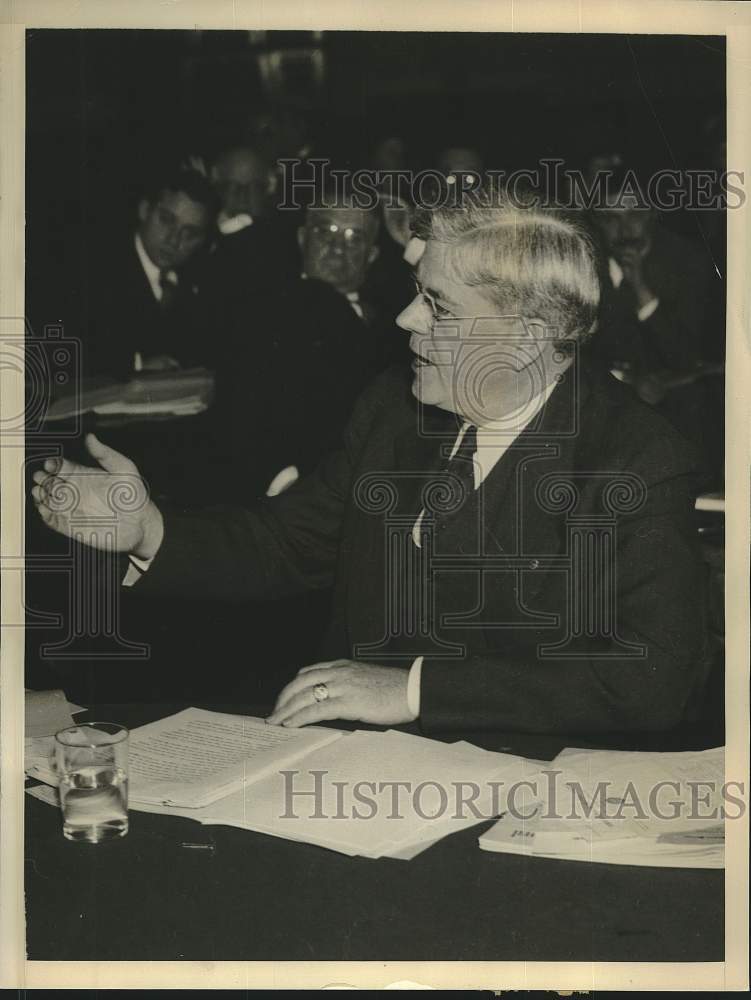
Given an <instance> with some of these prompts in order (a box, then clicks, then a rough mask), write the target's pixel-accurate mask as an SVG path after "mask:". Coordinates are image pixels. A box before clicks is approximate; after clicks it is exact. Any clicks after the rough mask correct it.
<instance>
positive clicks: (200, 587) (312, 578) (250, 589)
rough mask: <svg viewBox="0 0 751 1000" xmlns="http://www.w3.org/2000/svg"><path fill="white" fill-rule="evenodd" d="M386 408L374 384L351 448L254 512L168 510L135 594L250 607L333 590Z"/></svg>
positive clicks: (351, 431) (348, 443)
mask: <svg viewBox="0 0 751 1000" xmlns="http://www.w3.org/2000/svg"><path fill="white" fill-rule="evenodd" d="M380 408H381V398H380V393H379V386H378V384H377V383H374V385H373V386H371V387H370V388H369V390H368V391H366V393H364V394H363V396H362V397H361V398H360V400H359V401H358V404H357V406H356V407H355V411H354V413H353V416H352V419H351V421H350V423H349V424H348V426H347V428H346V431H345V434H344V441H343V447H341V448H340V449H339V450H338V451H336V452H334V453H332V454H331V455H329V456H328V457H327V458H326V459H324V460H323V461H322V462H321V463H320V464H319V465H318V467H317V468H316V469H315V471H314V472H312V473H311V474H310V475H309V476H307V477H305V478H304V479H302V480H300V481H299V482H298V483H296V484H295V485H294V486H292V487H290V488H289V489H288V490H287V491H286V492H284V493H282V494H281V495H280V496H278V497H274V498H272V499H267V500H263V501H261V502H260V503H258V504H256V505H255V506H254V507H252V508H250V509H244V508H239V507H238V508H213V509H211V510H206V511H199V512H196V513H189V512H176V511H165V512H164V522H165V531H164V540H163V542H162V546H161V548H160V549H159V552H158V553H157V556H156V558H155V559H154V562H153V563H152V564H151V566H150V568H149V570H148V571H147V572H146V573H145V574H144V575H143V577H142V578H141V580H139V582H138V583H137V584H136V588H135V589H134V593H137V594H139V595H144V596H146V595H152V594H153V595H160V596H168V597H185V598H198V599H206V598H212V599H217V600H225V601H246V600H253V599H258V598H271V597H281V596H286V595H289V594H294V593H299V592H300V591H303V590H314V589H319V588H324V587H327V586H330V585H331V583H332V582H333V579H334V572H335V566H336V560H337V555H338V549H339V536H340V531H341V524H342V518H343V514H344V508H345V505H346V503H347V501H348V499H349V496H350V493H351V479H352V473H353V468H354V467H355V465H356V463H357V459H358V456H359V453H360V450H361V448H362V446H363V443H364V441H365V439H366V438H367V435H368V433H369V430H370V427H371V425H372V423H373V420H374V417H375V415H376V413H377V412H378V411H379V409H380ZM246 460H247V461H251V462H252V461H253V457H252V455H250V456H248V457H247V459H246Z"/></svg>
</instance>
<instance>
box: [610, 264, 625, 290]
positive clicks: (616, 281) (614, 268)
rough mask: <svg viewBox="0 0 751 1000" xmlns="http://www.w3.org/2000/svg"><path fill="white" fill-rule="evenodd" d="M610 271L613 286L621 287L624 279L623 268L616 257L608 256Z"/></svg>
mask: <svg viewBox="0 0 751 1000" xmlns="http://www.w3.org/2000/svg"><path fill="white" fill-rule="evenodd" d="M608 271H609V272H610V280H611V281H612V282H613V288H620V287H621V282H622V281H623V268H622V267H621V265H620V264H619V263H618V261H617V260H616V259H615V257H608Z"/></svg>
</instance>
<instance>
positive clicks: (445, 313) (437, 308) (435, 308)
mask: <svg viewBox="0 0 751 1000" xmlns="http://www.w3.org/2000/svg"><path fill="white" fill-rule="evenodd" d="M412 280H413V281H414V284H415V291H416V292H417V294H418V295H419V296H420V298H421V299H422V301H423V302H424V303H425V305H426V306H427V307H428V309H429V310H430V315H431V318H432V320H433V323H438V322H440V321H441V320H447V319H471V317H470V316H455V315H454V314H453V313H452V312H451V310H450V309H445V308H444V307H443V306H441V305H439V304H438V303H437V302H436V300H435V299H434V298H433V296H432V295H431V294H430V292H428V291H426V290H425V289H424V288H423V287H422V285H421V284H420V282H419V281H418V280H417V278H415V277H413V278H412Z"/></svg>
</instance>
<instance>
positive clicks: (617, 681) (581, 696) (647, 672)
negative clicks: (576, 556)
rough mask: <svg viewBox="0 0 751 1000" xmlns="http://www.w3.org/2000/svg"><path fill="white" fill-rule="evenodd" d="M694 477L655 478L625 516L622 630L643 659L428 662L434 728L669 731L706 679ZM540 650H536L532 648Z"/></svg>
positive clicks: (619, 593) (619, 595)
mask: <svg viewBox="0 0 751 1000" xmlns="http://www.w3.org/2000/svg"><path fill="white" fill-rule="evenodd" d="M692 481H693V480H692V477H691V476H690V475H688V474H677V475H672V476H671V477H670V478H668V479H664V480H661V481H656V482H653V483H652V484H651V485H648V493H647V502H646V505H645V506H644V507H643V508H642V509H641V510H640V511H639V512H638V514H634V515H630V516H629V517H628V518H625V517H623V518H621V519H620V520H619V521H618V535H617V560H616V574H615V581H614V582H613V581H610V584H609V585H610V586H614V587H615V595H616V601H617V604H616V609H617V610H616V620H617V628H618V634H619V636H620V638H621V639H623V640H626V641H627V642H631V643H637V644H641V645H643V646H644V647H645V649H646V652H645V656H644V657H643V658H642V659H629V658H624V657H623V656H622V655H621V656H619V655H618V652H617V650H615V649H614V648H612V647H611V650H610V651H611V653H612V658H610V657H608V656H603V655H598V656H595V655H594V654H593V655H592V658H590V657H588V656H583V657H581V658H577V659H570V660H569V659H552V660H548V659H541V658H540V657H537V658H536V659H531V660H530V659H527V660H525V661H521V660H519V659H517V658H514V657H513V656H509V657H505V656H503V655H502V654H491V655H470V656H469V657H468V658H467V659H466V660H464V661H440V660H432V661H431V660H428V659H426V660H425V661H424V663H423V668H422V678H421V705H420V719H421V723H422V726H423V728H424V729H425V730H426V731H427V732H433V731H445V730H451V729H459V728H464V729H472V728H475V729H478V730H481V729H494V730H498V731H505V732H514V731H518V732H548V733H573V732H592V733H594V732H627V731H632V732H633V731H642V732H645V731H660V730H665V729H669V728H672V727H673V726H674V725H676V724H677V723H678V722H679V721H680V719H681V717H682V713H683V710H684V707H685V705H686V703H687V701H688V699H689V697H690V695H691V693H692V690H693V689H694V687H695V686H696V684H697V683H698V681H699V680H700V679H701V677H700V675H701V673H702V670H703V669H704V666H705V663H706V659H705V657H704V656H703V652H704V649H703V643H704V637H705V627H704V620H703V616H704V605H705V602H704V598H703V588H704V575H703V573H702V567H701V562H700V560H699V558H698V555H697V551H696V541H695V537H694V529H693V525H692V506H693V502H692V496H691V492H690V487H691V483H692ZM533 656H534V654H533Z"/></svg>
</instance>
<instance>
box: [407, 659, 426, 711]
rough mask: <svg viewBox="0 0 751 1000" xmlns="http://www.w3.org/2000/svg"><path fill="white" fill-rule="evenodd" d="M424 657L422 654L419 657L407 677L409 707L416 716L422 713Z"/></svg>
mask: <svg viewBox="0 0 751 1000" xmlns="http://www.w3.org/2000/svg"><path fill="white" fill-rule="evenodd" d="M423 659H424V657H422V656H418V657H417V659H416V660H415V662H414V663H413V664H412V666H411V667H410V668H409V677H408V678H407V708H409V711H410V713H411V714H412V715H414V717H415V718H417V717H418V716H419V714H420V676H421V674H422V661H423Z"/></svg>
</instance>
